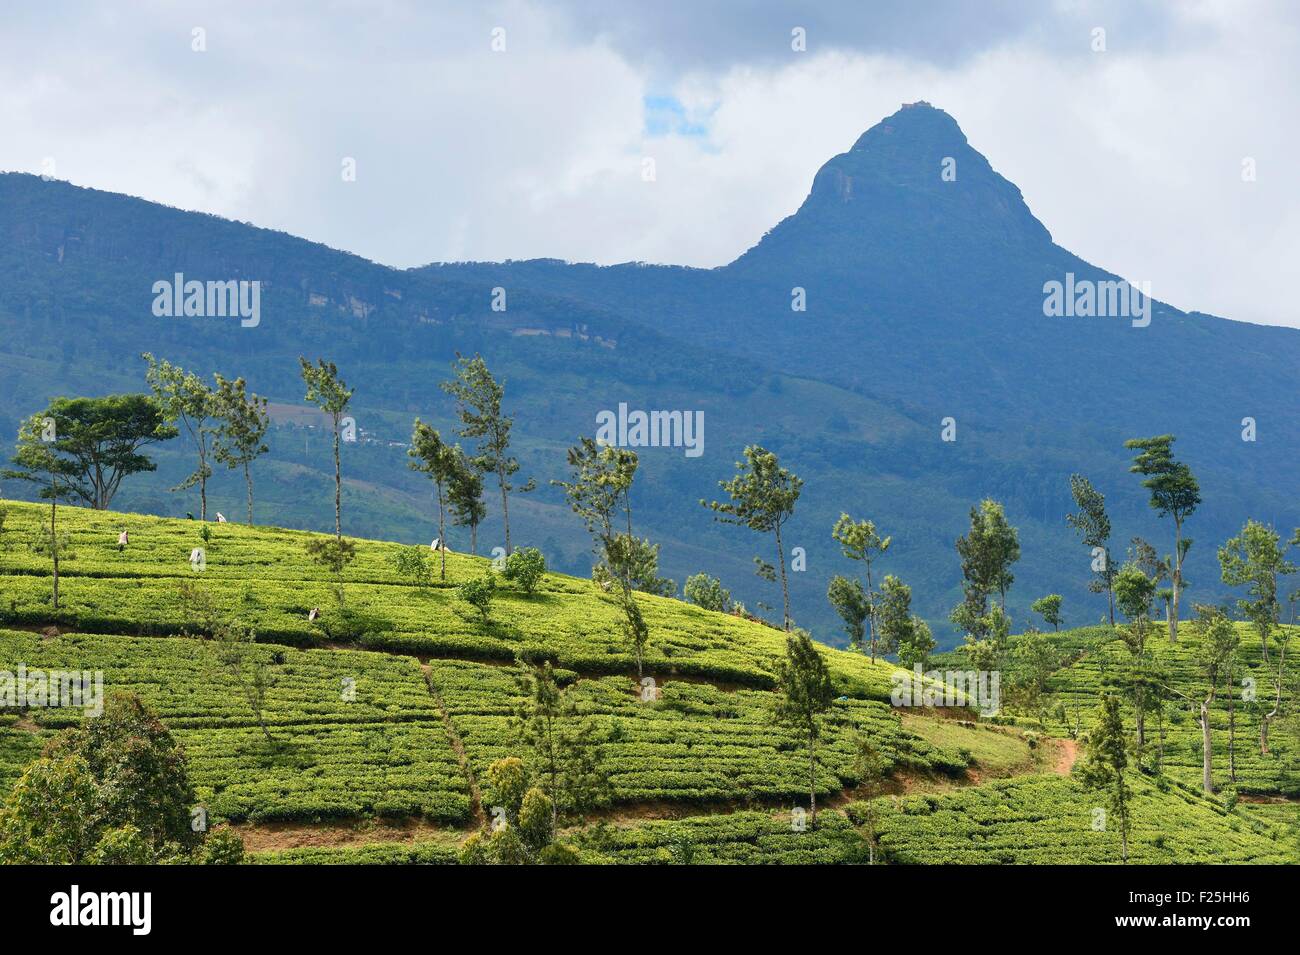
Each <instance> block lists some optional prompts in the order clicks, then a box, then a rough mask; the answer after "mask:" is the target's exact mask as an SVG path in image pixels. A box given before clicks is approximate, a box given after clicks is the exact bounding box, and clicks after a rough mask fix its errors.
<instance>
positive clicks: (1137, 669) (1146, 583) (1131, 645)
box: [1114, 561, 1156, 765]
mask: <svg viewBox="0 0 1300 955" xmlns="http://www.w3.org/2000/svg"><path fill="white" fill-rule="evenodd" d="M1114 586H1115V603H1116V604H1117V605H1118V607H1119V611H1120V613H1122V614H1123V615H1124V617H1125V618H1126V619H1127V620H1128V621H1129V625H1128V627H1127V628H1126V629H1124V630H1121V632H1120V633H1121V636H1122V637H1123V639H1124V645H1125V646H1126V647H1127V648H1128V651H1129V654H1130V657H1131V661H1130V662H1131V667H1130V673H1129V683H1130V685H1131V687H1132V691H1133V710H1134V713H1135V714H1136V720H1137V758H1138V763H1139V765H1140V764H1141V761H1142V753H1143V750H1144V747H1145V746H1146V713H1147V709H1148V704H1147V690H1148V687H1147V682H1148V681H1147V679H1146V675H1147V674H1146V670H1147V662H1148V661H1147V648H1146V642H1147V627H1148V626H1149V622H1150V619H1151V601H1152V600H1153V599H1154V598H1155V595H1156V583H1155V581H1154V580H1152V579H1151V578H1150V577H1148V576H1147V575H1146V574H1145V573H1144V572H1143V571H1142V568H1140V567H1139V566H1138V565H1137V564H1135V563H1133V562H1131V561H1130V562H1129V563H1127V564H1125V565H1124V566H1123V567H1121V568H1120V570H1119V572H1118V573H1117V574H1116V575H1115V580H1114Z"/></svg>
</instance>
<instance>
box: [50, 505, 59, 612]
mask: <svg viewBox="0 0 1300 955" xmlns="http://www.w3.org/2000/svg"><path fill="white" fill-rule="evenodd" d="M51 487H53V489H54V496H53V497H51V498H50V556H51V557H52V558H53V560H54V609H55V610H58V609H59V534H58V528H57V525H56V523H55V520H56V511H57V509H58V506H59V485H58V482H57V481H54V482H51Z"/></svg>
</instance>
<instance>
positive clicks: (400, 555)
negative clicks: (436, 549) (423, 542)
mask: <svg viewBox="0 0 1300 955" xmlns="http://www.w3.org/2000/svg"><path fill="white" fill-rule="evenodd" d="M393 565H394V567H395V568H396V569H397V573H398V574H399V575H401V576H402V577H405V578H406V579H407V580H409V581H411V583H413V584H418V585H419V586H421V587H427V586H428V585H429V582H430V581H431V580H432V579H433V572H432V569H431V568H430V567H429V558H428V557H426V556H425V555H424V548H423V547H403V548H402V549H401V550H399V551H398V552H397V554H396V555H394V557H393Z"/></svg>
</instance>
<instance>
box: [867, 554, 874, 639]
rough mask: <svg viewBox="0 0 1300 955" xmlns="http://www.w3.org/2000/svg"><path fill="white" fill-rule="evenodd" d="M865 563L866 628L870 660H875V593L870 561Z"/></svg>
mask: <svg viewBox="0 0 1300 955" xmlns="http://www.w3.org/2000/svg"><path fill="white" fill-rule="evenodd" d="M866 564H867V628H868V633H869V635H870V636H869V639H870V641H871V662H872V663H875V662H876V595H875V587H874V586H873V585H872V582H871V561H870V560H868V561H867V562H866Z"/></svg>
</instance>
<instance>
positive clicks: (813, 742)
mask: <svg viewBox="0 0 1300 955" xmlns="http://www.w3.org/2000/svg"><path fill="white" fill-rule="evenodd" d="M808 805H809V806H811V807H812V824H813V828H816V827H817V739H816V737H814V736H813V734H812V733H809V734H808Z"/></svg>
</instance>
